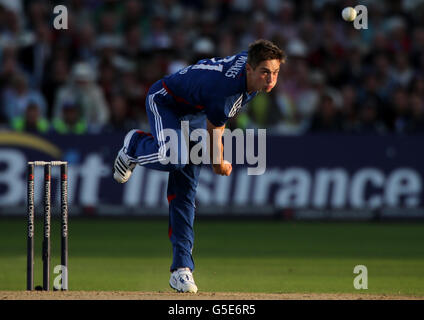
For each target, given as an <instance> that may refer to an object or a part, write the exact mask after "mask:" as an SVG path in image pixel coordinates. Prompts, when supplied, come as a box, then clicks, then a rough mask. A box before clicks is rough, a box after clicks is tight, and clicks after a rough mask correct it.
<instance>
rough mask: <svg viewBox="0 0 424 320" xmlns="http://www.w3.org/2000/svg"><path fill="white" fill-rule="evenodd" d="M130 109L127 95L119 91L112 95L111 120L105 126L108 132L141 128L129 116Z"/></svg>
mask: <svg viewBox="0 0 424 320" xmlns="http://www.w3.org/2000/svg"><path fill="white" fill-rule="evenodd" d="M129 113H130V109H129V107H128V102H127V100H126V99H125V97H124V96H123V95H121V94H119V93H116V94H114V95H113V96H112V97H111V103H110V121H109V123H108V124H107V125H106V126H105V128H104V130H105V131H107V132H128V131H130V130H131V129H134V128H140V125H139V124H138V123H137V121H136V120H135V119H134V118H131V117H129V116H128V115H129Z"/></svg>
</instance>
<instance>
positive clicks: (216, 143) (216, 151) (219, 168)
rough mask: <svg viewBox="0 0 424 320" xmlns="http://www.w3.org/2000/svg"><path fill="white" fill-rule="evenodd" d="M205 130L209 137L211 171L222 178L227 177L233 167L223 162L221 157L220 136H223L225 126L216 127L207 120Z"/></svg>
mask: <svg viewBox="0 0 424 320" xmlns="http://www.w3.org/2000/svg"><path fill="white" fill-rule="evenodd" d="M207 129H208V133H209V137H210V143H209V155H210V158H211V163H212V168H213V171H214V172H215V173H216V174H220V175H222V176H229V175H230V174H231V171H232V170H233V167H232V165H231V163H229V162H228V161H226V160H224V156H223V152H224V146H223V144H222V135H223V134H224V129H225V125H223V126H222V127H217V126H214V125H213V124H212V123H211V122H210V121H209V120H207Z"/></svg>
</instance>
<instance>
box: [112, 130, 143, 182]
mask: <svg viewBox="0 0 424 320" xmlns="http://www.w3.org/2000/svg"><path fill="white" fill-rule="evenodd" d="M136 131H137V130H135V129H134V130H131V131H130V132H128V133H127V135H126V136H125V139H124V145H123V147H122V148H121V150H119V152H118V155H117V156H116V159H115V164H114V165H113V169H114V172H113V178H114V179H115V180H116V181H117V182H119V183H125V182H127V181H128V179H129V178H130V177H131V174H132V172H133V170H134V168H135V166H136V163H134V162H131V161H130V160H129V157H128V156H127V154H126V153H125V151H126V150H127V148H128V145H129V143H130V140H131V137H132V136H133V134H134V133H135V132H136Z"/></svg>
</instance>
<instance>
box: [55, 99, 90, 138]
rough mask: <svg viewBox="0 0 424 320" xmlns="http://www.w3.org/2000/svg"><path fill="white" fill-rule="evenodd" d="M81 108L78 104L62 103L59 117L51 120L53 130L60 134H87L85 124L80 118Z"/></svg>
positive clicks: (70, 101)
mask: <svg viewBox="0 0 424 320" xmlns="http://www.w3.org/2000/svg"><path fill="white" fill-rule="evenodd" d="M82 114H83V110H82V106H81V105H80V104H78V102H76V101H73V100H72V99H71V100H69V101H64V102H63V105H62V106H61V113H60V117H59V116H58V117H56V118H54V119H53V128H54V130H55V131H56V132H57V133H60V134H84V133H86V132H87V122H86V121H85V119H84V118H83V116H82Z"/></svg>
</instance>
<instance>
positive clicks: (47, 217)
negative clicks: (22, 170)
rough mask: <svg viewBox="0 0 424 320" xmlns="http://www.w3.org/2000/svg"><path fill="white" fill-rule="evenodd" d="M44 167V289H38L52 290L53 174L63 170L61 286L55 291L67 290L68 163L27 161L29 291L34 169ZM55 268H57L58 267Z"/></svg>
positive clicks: (29, 285) (29, 283)
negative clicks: (57, 170)
mask: <svg viewBox="0 0 424 320" xmlns="http://www.w3.org/2000/svg"><path fill="white" fill-rule="evenodd" d="M36 166H42V167H44V212H43V215H44V219H43V221H44V224H43V225H44V232H43V245H42V260H43V286H42V287H41V286H37V287H36V288H35V289H36V290H45V291H49V290H50V230H51V171H52V166H59V167H60V215H61V268H60V269H61V283H60V284H59V285H58V286H56V285H55V286H54V290H68V163H67V162H65V161H32V162H28V176H27V178H28V180H27V183H28V188H27V201H28V202H27V210H28V211H27V213H28V240H27V290H34V229H35V224H34V221H35V203H34V202H35V199H34V184H35V167H36ZM55 269H56V268H55Z"/></svg>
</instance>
